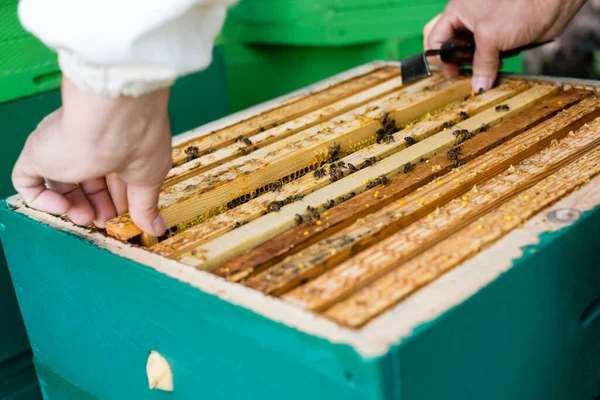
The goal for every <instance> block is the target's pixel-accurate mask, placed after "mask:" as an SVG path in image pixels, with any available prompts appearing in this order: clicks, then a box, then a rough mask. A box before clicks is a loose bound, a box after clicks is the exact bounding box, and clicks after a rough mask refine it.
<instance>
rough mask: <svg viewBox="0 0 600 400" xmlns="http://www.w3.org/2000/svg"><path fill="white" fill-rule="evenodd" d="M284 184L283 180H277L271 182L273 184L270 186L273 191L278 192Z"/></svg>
mask: <svg viewBox="0 0 600 400" xmlns="http://www.w3.org/2000/svg"><path fill="white" fill-rule="evenodd" d="M282 186H283V182H281V181H275V182H273V183H271V185H269V188H270V189H271V192H277V191H278V190H280V189H281V187H282Z"/></svg>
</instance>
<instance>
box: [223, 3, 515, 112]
mask: <svg viewBox="0 0 600 400" xmlns="http://www.w3.org/2000/svg"><path fill="white" fill-rule="evenodd" d="M446 3H447V1H446V0H428V1H421V2H414V1H410V0H373V1H359V0H327V1H313V0H309V1H305V0H242V1H240V3H239V4H238V5H236V6H235V7H233V8H232V9H231V10H230V12H229V15H228V19H227V23H226V25H225V28H224V31H223V37H224V40H225V41H226V42H227V45H226V46H225V60H226V67H227V80H228V84H229V96H230V98H231V105H232V109H233V110H236V111H237V110H242V109H245V108H247V107H250V106H253V105H255V104H258V103H261V102H264V101H267V100H269V99H272V98H274V97H277V96H281V95H283V94H285V93H289V92H291V91H294V90H297V89H300V88H301V87H305V86H307V85H309V84H310V83H312V82H315V81H317V80H321V79H324V78H326V77H329V76H331V75H333V74H337V73H340V72H342V71H346V70H348V69H350V68H353V67H356V66H358V65H363V64H365V63H369V62H372V61H374V60H389V61H398V60H401V59H402V58H404V57H408V56H411V55H414V54H417V53H418V52H420V51H423V36H422V31H423V27H424V26H425V24H426V23H427V22H428V21H429V20H431V18H433V17H434V16H435V15H436V14H438V13H440V12H442V11H443V9H444V7H445V5H446ZM503 71H504V72H513V73H520V72H522V68H521V57H520V56H518V57H514V58H512V59H510V60H506V61H505V65H504V68H503Z"/></svg>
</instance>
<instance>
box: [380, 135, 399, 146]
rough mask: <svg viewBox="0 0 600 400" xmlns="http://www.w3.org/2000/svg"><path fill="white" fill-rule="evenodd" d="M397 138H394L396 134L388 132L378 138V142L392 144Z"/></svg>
mask: <svg viewBox="0 0 600 400" xmlns="http://www.w3.org/2000/svg"><path fill="white" fill-rule="evenodd" d="M395 141H396V139H394V135H393V134H391V135H390V134H386V135H385V136H383V137H381V138H379V139H377V143H385V144H390V143H392V142H395Z"/></svg>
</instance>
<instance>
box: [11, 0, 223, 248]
mask: <svg viewBox="0 0 600 400" xmlns="http://www.w3.org/2000/svg"><path fill="white" fill-rule="evenodd" d="M231 3H232V1H230V0H170V1H166V0H146V1H139V0H127V1H121V2H117V1H115V0H104V1H77V0H57V1H52V2H49V1H47V0H21V2H20V4H19V15H20V18H21V21H22V23H23V25H24V26H25V28H26V29H28V30H29V31H30V32H32V33H33V34H35V35H36V36H37V37H38V38H40V39H41V40H42V41H43V42H44V43H45V44H47V45H48V46H49V47H51V48H53V49H55V50H57V52H58V54H59V64H60V67H61V70H62V72H63V76H64V77H63V85H62V97H63V106H62V108H61V109H59V110H57V111H56V112H54V113H53V114H51V115H50V116H48V117H47V118H46V119H44V121H42V123H40V125H39V126H38V128H37V129H36V130H35V131H34V132H33V133H32V134H31V135H30V137H29V138H28V140H27V143H26V145H25V147H24V149H23V151H22V153H21V155H20V157H19V160H18V161H17V163H16V165H15V168H14V170H13V184H14V186H15V188H16V189H17V191H18V192H19V193H20V194H21V195H22V196H23V197H24V200H25V201H26V203H27V204H28V205H30V206H32V207H34V208H36V209H40V210H42V211H46V212H50V213H54V214H66V215H68V216H69V218H70V219H71V220H72V221H73V222H75V223H77V224H80V225H87V224H89V223H91V222H94V223H95V224H96V225H97V226H99V227H104V222H105V221H106V220H108V219H110V218H112V217H114V216H116V214H117V213H119V214H121V213H123V212H126V211H129V212H130V214H131V216H132V219H133V221H134V222H135V223H136V225H138V226H139V227H140V228H141V229H142V230H143V231H145V232H147V233H149V234H151V235H154V236H158V235H161V234H162V233H163V232H164V230H165V224H164V221H163V220H162V218H161V217H160V216H159V212H158V208H157V202H158V193H159V190H160V185H161V184H162V182H163V180H164V177H165V175H166V174H167V172H168V170H169V168H170V166H171V154H170V143H171V131H170V126H169V120H168V113H167V104H168V97H169V89H168V88H169V86H170V85H172V83H173V82H174V80H175V79H176V78H177V77H179V76H182V75H185V74H187V73H191V72H194V71H198V70H201V69H203V68H206V67H207V66H208V65H209V64H210V62H211V57H212V48H213V41H214V38H215V36H216V35H217V34H218V32H219V30H220V29H221V26H222V24H223V21H224V18H225V14H226V8H227V6H228V5H229V4H231Z"/></svg>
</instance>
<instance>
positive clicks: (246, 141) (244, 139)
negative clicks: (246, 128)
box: [242, 138, 252, 146]
mask: <svg viewBox="0 0 600 400" xmlns="http://www.w3.org/2000/svg"><path fill="white" fill-rule="evenodd" d="M242 141H243V142H244V144H245V145H246V146H251V145H252V140H250V139H248V138H243V139H242Z"/></svg>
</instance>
